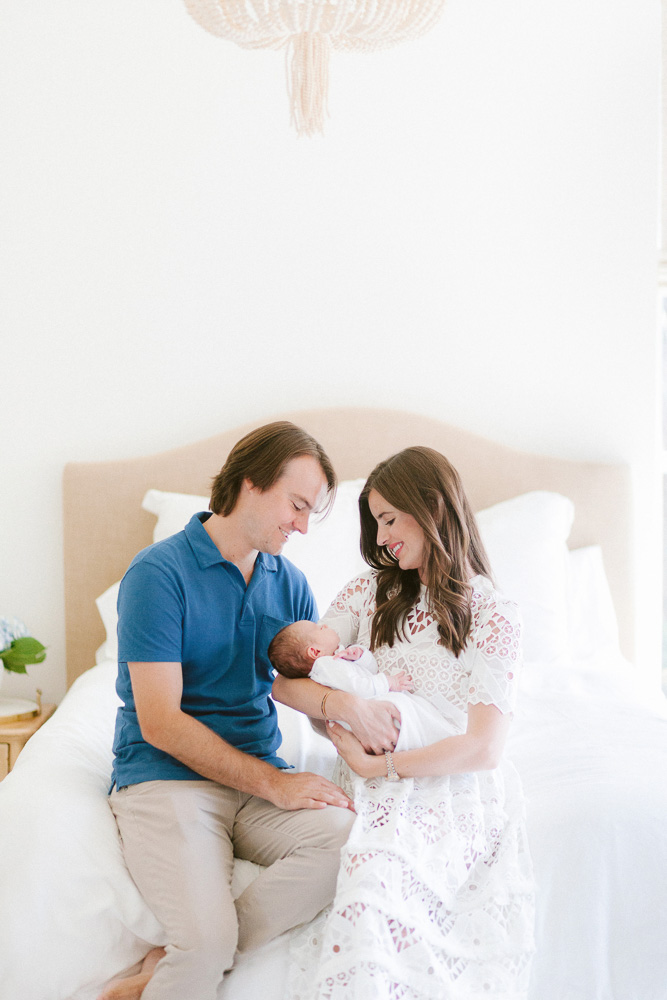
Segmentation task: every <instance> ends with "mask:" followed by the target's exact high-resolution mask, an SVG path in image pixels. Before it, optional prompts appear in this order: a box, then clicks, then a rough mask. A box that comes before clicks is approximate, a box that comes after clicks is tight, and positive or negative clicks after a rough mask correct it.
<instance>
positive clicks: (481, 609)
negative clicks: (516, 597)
mask: <svg viewBox="0 0 667 1000" xmlns="http://www.w3.org/2000/svg"><path fill="white" fill-rule="evenodd" d="M471 583H472V598H471V604H472V614H473V621H475V622H476V623H478V624H482V623H483V622H485V621H487V620H488V618H489V617H492V616H497V615H501V616H502V617H503V618H505V619H507V620H508V621H509V622H511V623H512V624H514V623H515V622H516V623H517V624H519V623H520V620H521V613H520V611H519V605H518V604H517V603H516V601H513V600H512V598H511V597H507V595H506V594H503V593H502V592H501V591H500V590H498V589H497V588H496V587H495V586H494V585H493V583H492V582H491V580H489V578H488V577H486V576H475V577H473V579H472V580H471Z"/></svg>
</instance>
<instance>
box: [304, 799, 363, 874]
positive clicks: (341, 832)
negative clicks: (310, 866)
mask: <svg viewBox="0 0 667 1000" xmlns="http://www.w3.org/2000/svg"><path fill="white" fill-rule="evenodd" d="M354 818H355V815H354V813H353V812H352V811H351V810H350V809H341V808H340V807H339V806H327V808H326V809H322V810H318V811H312V812H310V814H309V816H308V820H309V821H310V827H311V829H310V831H309V832H308V833H307V834H306V835H305V836H304V838H303V841H302V846H303V847H305V848H308V847H312V848H314V849H316V850H319V851H322V852H323V853H325V854H327V855H329V854H330V855H331V856H332V857H335V859H336V861H337V860H338V857H339V855H340V850H341V848H342V847H343V845H344V844H345V843H347V838H348V837H349V835H350V830H351V829H352V824H353V823H354Z"/></svg>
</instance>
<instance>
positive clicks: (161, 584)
mask: <svg viewBox="0 0 667 1000" xmlns="http://www.w3.org/2000/svg"><path fill="white" fill-rule="evenodd" d="M183 613H184V601H183V595H182V592H181V588H180V587H179V585H178V582H177V581H176V580H175V579H172V577H171V575H170V574H169V573H167V572H165V570H164V569H162V568H161V567H158V566H156V565H154V564H153V563H151V562H150V561H149V560H147V559H144V560H142V561H140V562H137V563H135V564H134V565H132V566H130V568H129V569H128V571H127V573H126V574H125V576H124V577H123V579H122V581H121V584H120V590H119V592H118V659H119V661H121V662H124V663H161V662H162V663H180V662H181V661H182V649H183Z"/></svg>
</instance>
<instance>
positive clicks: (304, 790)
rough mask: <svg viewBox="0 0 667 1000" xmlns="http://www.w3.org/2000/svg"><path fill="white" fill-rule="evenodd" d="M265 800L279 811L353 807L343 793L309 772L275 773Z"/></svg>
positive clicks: (330, 782)
mask: <svg viewBox="0 0 667 1000" xmlns="http://www.w3.org/2000/svg"><path fill="white" fill-rule="evenodd" d="M266 798H267V799H268V800H269V801H270V802H273V804H274V806H278V807H279V808H280V809H324V808H325V807H326V806H340V807H341V808H342V809H351V810H352V812H354V806H353V804H352V802H351V801H350V799H349V798H348V797H347V795H346V794H345V792H343V791H342V789H340V788H339V787H338V785H334V783H333V781H327V779H326V778H322V777H320V775H319V774H312V773H311V772H310V771H304V772H299V773H297V774H294V773H293V772H290V773H288V772H286V771H276V776H275V779H273V780H272V782H271V790H270V793H267V795H266Z"/></svg>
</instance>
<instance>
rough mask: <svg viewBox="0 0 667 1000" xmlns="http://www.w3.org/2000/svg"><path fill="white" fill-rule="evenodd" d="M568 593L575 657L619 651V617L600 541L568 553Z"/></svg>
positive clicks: (586, 657) (587, 656) (572, 644)
mask: <svg viewBox="0 0 667 1000" xmlns="http://www.w3.org/2000/svg"><path fill="white" fill-rule="evenodd" d="M567 596H568V617H569V627H570V648H571V652H572V656H573V657H574V659H575V660H591V659H595V658H597V657H598V656H600V655H603V656H607V655H608V654H609V653H611V652H618V649H619V644H618V621H617V618H616V610H615V608H614V601H613V598H612V596H611V590H610V589H609V581H608V580H607V574H606V573H605V568H604V562H603V558H602V549H601V548H600V546H599V545H587V546H586V547H585V548H581V549H574V550H573V551H572V552H570V553H569V558H568V591H567Z"/></svg>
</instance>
